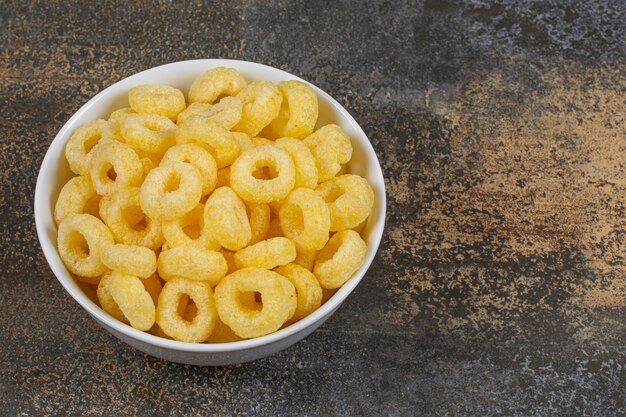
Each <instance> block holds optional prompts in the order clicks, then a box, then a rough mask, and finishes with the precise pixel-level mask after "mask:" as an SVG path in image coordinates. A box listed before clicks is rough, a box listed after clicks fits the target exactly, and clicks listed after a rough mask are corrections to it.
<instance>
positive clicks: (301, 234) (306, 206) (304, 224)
mask: <svg viewBox="0 0 626 417" xmlns="http://www.w3.org/2000/svg"><path fill="white" fill-rule="evenodd" d="M278 218H279V219H280V228H281V230H282V231H283V233H284V235H285V236H286V237H288V238H289V239H292V240H293V241H294V243H295V244H296V246H297V247H298V249H299V250H300V251H302V252H308V251H313V250H319V249H322V248H323V247H324V245H325V244H326V242H327V241H328V232H329V230H330V225H331V222H330V212H329V209H328V206H327V205H326V203H325V202H324V200H322V198H321V197H320V196H319V195H318V194H317V193H316V192H315V191H313V190H311V189H309V188H297V189H295V190H294V191H292V192H291V193H290V194H289V196H288V197H287V199H286V200H285V202H284V203H283V204H282V205H281V207H280V211H279V213H278Z"/></svg>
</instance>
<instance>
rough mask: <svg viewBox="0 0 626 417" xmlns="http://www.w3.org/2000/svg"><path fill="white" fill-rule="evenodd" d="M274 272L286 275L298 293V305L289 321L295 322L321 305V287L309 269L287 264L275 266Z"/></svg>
mask: <svg viewBox="0 0 626 417" xmlns="http://www.w3.org/2000/svg"><path fill="white" fill-rule="evenodd" d="M274 272H277V273H279V274H280V275H282V276H284V277H286V278H287V279H288V280H289V281H290V282H291V283H292V284H293V286H294V287H295V288H296V294H298V306H297V307H296V312H295V313H293V316H292V317H291V319H290V320H289V321H291V322H296V321H298V320H300V319H301V318H303V317H306V316H308V315H309V314H311V313H312V312H314V311H315V310H317V309H318V308H319V306H321V305H322V287H320V283H319V282H318V281H317V278H315V275H313V273H311V271H309V270H307V269H306V268H303V267H301V266H300V265H296V264H288V265H284V266H281V267H278V268H276V269H275V270H274Z"/></svg>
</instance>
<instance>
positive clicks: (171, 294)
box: [156, 278, 217, 343]
mask: <svg viewBox="0 0 626 417" xmlns="http://www.w3.org/2000/svg"><path fill="white" fill-rule="evenodd" d="M182 295H187V296H188V297H189V298H190V299H191V300H192V301H193V303H194V304H195V306H196V309H197V313H196V315H195V317H194V318H193V320H191V321H190V322H189V321H187V320H185V319H184V318H183V317H181V316H180V314H179V313H178V303H179V301H180V298H181V296H182ZM216 320H217V310H216V308H215V299H214V297H213V291H212V290H211V287H210V286H209V284H208V283H206V282H200V281H191V280H187V279H183V278H175V279H173V280H171V281H168V282H166V283H165V286H164V287H163V290H162V291H161V295H160V296H159V303H158V307H157V310H156V322H157V324H158V325H159V327H160V328H161V329H162V330H163V332H165V334H167V335H168V336H170V337H172V338H173V339H174V340H178V341H181V342H190V343H200V342H203V341H204V340H206V338H207V337H209V335H210V334H211V332H212V331H213V327H215V321H216Z"/></svg>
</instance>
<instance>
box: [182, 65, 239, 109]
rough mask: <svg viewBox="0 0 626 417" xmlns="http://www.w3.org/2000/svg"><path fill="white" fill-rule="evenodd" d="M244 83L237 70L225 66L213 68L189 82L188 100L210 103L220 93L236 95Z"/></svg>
mask: <svg viewBox="0 0 626 417" xmlns="http://www.w3.org/2000/svg"><path fill="white" fill-rule="evenodd" d="M246 85H247V83H246V80H245V78H243V76H242V75H241V74H240V73H239V72H238V71H237V70H235V69H233V68H227V67H217V68H213V69H210V70H209V71H207V72H205V73H204V74H202V75H201V76H200V77H198V78H196V80H195V81H194V82H193V84H191V88H190V89H189V102H190V103H195V102H201V103H209V104H211V103H213V102H214V101H215V100H217V99H218V98H219V97H220V96H222V95H226V96H235V95H237V94H238V93H239V92H240V91H241V90H243V89H244V88H246Z"/></svg>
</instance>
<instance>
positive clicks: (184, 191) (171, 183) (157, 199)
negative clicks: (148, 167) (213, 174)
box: [139, 162, 202, 221]
mask: <svg viewBox="0 0 626 417" xmlns="http://www.w3.org/2000/svg"><path fill="white" fill-rule="evenodd" d="M201 195H202V176H201V175H200V172H199V171H198V169H197V168H196V167H194V166H193V165H192V164H188V163H186V162H174V163H171V164H167V165H162V166H160V167H158V168H155V169H153V170H152V171H150V172H149V173H148V175H147V176H146V179H145V180H144V182H143V184H142V185H141V193H140V195H139V198H140V201H141V209H142V210H143V211H144V213H146V214H147V215H148V216H150V217H151V218H153V219H157V220H161V221H168V220H174V219H176V218H178V217H181V216H183V215H184V214H185V213H188V212H190V211H191V210H193V208H194V207H195V206H196V205H197V204H198V202H199V201H200V197H201Z"/></svg>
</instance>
